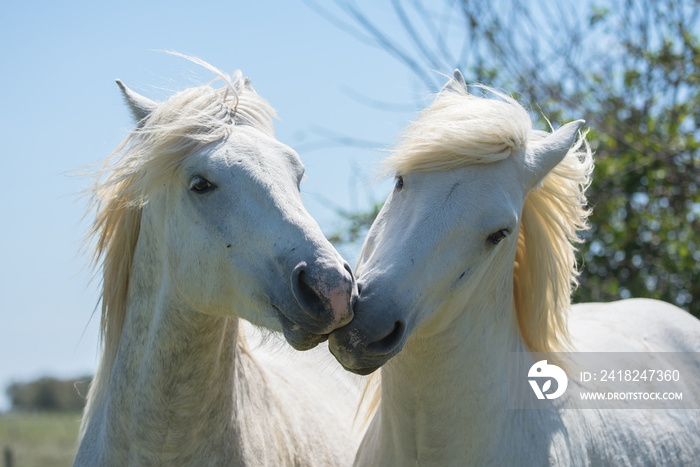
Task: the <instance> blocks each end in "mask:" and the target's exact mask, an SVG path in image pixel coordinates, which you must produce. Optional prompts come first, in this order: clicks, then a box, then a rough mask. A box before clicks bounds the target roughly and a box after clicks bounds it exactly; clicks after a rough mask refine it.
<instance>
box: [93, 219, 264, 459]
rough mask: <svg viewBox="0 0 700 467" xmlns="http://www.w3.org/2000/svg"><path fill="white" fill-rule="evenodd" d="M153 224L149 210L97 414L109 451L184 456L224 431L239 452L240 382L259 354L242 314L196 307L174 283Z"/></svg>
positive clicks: (252, 373) (247, 377) (109, 454)
mask: <svg viewBox="0 0 700 467" xmlns="http://www.w3.org/2000/svg"><path fill="white" fill-rule="evenodd" d="M153 230H155V229H154V228H153V224H152V223H150V222H149V220H148V219H147V218H146V217H144V219H143V220H142V226H141V233H140V236H139V242H138V244H137V246H136V249H135V252H134V260H133V264H132V270H131V276H130V283H129V295H128V299H127V309H126V317H125V321H124V325H123V329H122V333H121V336H120V339H119V348H118V351H117V356H116V359H115V361H114V364H113V367H112V371H111V377H110V379H109V387H108V388H107V391H106V394H105V397H104V398H103V403H102V407H101V410H98V412H99V413H96V414H95V415H94V418H96V419H100V418H101V419H102V420H101V422H102V426H103V428H102V430H103V431H102V432H103V433H104V435H103V440H106V441H107V443H105V452H104V455H106V456H107V458H108V459H112V460H117V461H118V463H119V462H121V461H125V462H124V464H126V463H132V464H133V463H137V464H140V463H144V462H145V463H156V462H163V461H164V459H165V458H166V457H167V454H166V453H168V452H177V453H178V455H179V456H181V457H180V458H179V459H170V460H169V461H172V462H175V463H181V461H182V462H186V460H187V458H188V456H192V457H195V456H198V455H199V454H198V453H197V450H198V448H199V446H201V445H205V446H208V447H209V448H211V447H212V446H213V445H215V444H216V442H217V441H218V440H221V443H222V444H225V443H224V441H223V440H224V438H226V440H227V441H226V443H228V444H229V445H231V446H232V447H233V448H234V452H240V449H235V441H236V439H237V438H238V437H237V436H236V435H235V433H236V432H237V431H238V426H239V425H240V423H239V421H238V420H237V419H236V417H237V416H239V415H240V411H237V410H234V408H236V406H237V405H238V404H237V399H238V398H239V396H240V393H241V392H245V389H239V388H241V387H246V386H245V385H246V384H252V383H255V381H251V378H252V379H255V378H256V376H257V377H259V378H262V374H261V373H260V372H257V374H256V372H255V371H251V370H254V369H255V364H254V362H252V360H251V359H250V358H249V357H248V356H247V355H246V354H245V352H244V351H242V350H241V349H240V348H239V346H238V326H239V323H238V319H237V318H234V317H213V316H208V315H204V314H202V313H199V312H197V311H195V310H193V309H191V307H190V306H189V305H188V304H187V303H186V301H185V300H183V299H181V298H180V297H179V296H178V295H177V293H176V292H175V291H174V290H173V289H172V287H171V286H170V283H169V280H168V274H167V263H166V260H165V256H164V254H163V253H164V252H163V248H162V247H161V245H159V244H158V242H157V241H154V238H156V237H155V236H153V235H152V234H153ZM93 421H94V422H97V421H98V420H93ZM91 423H92V422H91ZM202 439H206V441H207V442H206V443H202V442H201V440H202ZM198 440H199V443H198ZM232 441H233V442H232ZM103 442H104V441H103ZM198 445H199V446H198ZM125 455H127V456H129V457H128V458H123V457H122V458H121V459H120V456H125ZM164 456H166V457H164Z"/></svg>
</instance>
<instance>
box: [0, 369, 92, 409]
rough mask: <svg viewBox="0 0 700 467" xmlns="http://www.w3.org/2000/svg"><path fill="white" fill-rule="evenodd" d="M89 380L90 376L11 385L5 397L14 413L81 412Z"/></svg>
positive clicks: (40, 380)
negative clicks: (7, 398)
mask: <svg viewBox="0 0 700 467" xmlns="http://www.w3.org/2000/svg"><path fill="white" fill-rule="evenodd" d="M91 380H92V377H91V376H85V377H83V378H77V379H69V380H60V379H56V378H48V377H45V378H40V379H37V380H35V381H31V382H28V383H13V384H11V385H10V386H9V387H8V388H7V395H8V396H9V398H10V402H11V403H12V410H15V411H30V410H32V411H34V410H37V411H39V410H41V411H76V410H82V409H83V407H84V406H85V395H86V394H87V389H88V387H89V385H90V381H91Z"/></svg>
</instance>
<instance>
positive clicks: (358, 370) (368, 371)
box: [340, 363, 382, 376]
mask: <svg viewBox="0 0 700 467" xmlns="http://www.w3.org/2000/svg"><path fill="white" fill-rule="evenodd" d="M340 366H342V367H343V369H344V370H345V371H349V372H350V373H355V374H356V375H360V376H367V375H369V374H371V373H374V372H375V371H377V370H378V369H380V368H381V367H382V365H376V366H368V367H366V368H349V367H347V366H345V365H343V364H342V363H341V364H340Z"/></svg>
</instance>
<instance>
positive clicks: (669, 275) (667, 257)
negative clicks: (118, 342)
mask: <svg viewBox="0 0 700 467" xmlns="http://www.w3.org/2000/svg"><path fill="white" fill-rule="evenodd" d="M311 5H312V6H313V7H314V8H315V9H316V10H317V11H319V12H320V13H321V14H323V15H325V16H326V17H327V18H329V19H330V20H331V21H334V22H336V23H337V24H338V25H339V26H341V27H343V28H345V29H347V30H348V31H349V32H350V33H351V34H353V35H355V36H356V37H358V38H359V39H362V40H363V41H365V42H370V43H373V44H375V45H378V46H380V47H382V48H383V49H384V50H386V51H387V52H388V53H389V54H391V55H392V56H393V57H394V58H396V59H397V60H399V61H400V62H401V63H403V64H404V65H405V66H406V67H407V68H408V69H409V70H410V71H411V72H412V73H413V75H414V76H415V77H416V78H417V80H418V82H419V83H420V86H421V87H422V88H423V89H424V90H426V91H431V92H434V91H436V90H437V89H439V86H441V85H442V84H443V81H444V78H443V77H442V76H440V75H438V74H435V73H431V72H430V71H429V70H431V69H436V70H439V71H442V72H443V73H450V72H451V71H452V69H454V68H460V69H461V70H462V72H463V73H464V75H465V77H466V78H467V81H468V82H482V83H487V84H489V85H491V86H494V87H498V88H501V89H506V90H508V91H512V92H515V93H516V97H517V98H518V99H519V100H520V101H521V102H524V103H526V104H528V105H529V106H530V108H531V109H532V110H533V114H532V115H533V118H534V119H535V120H536V121H538V124H539V126H540V127H546V126H545V125H548V121H552V122H558V123H563V122H566V121H570V120H573V119H577V118H584V119H586V120H587V124H588V127H589V129H590V132H589V133H588V139H589V141H590V142H591V145H592V147H593V150H594V151H595V159H596V169H595V172H594V176H593V183H592V185H591V187H590V189H589V202H590V204H591V207H592V208H593V214H592V216H591V218H590V225H591V228H590V230H589V231H588V232H587V233H586V234H585V243H583V244H582V245H581V248H580V255H579V260H580V263H581V277H580V282H581V286H580V287H579V289H578V291H577V296H576V300H578V301H608V300H614V299H618V298H627V297H651V298H659V299H661V300H665V301H668V302H671V303H674V304H676V305H679V306H681V307H683V308H685V309H687V310H689V311H691V312H692V313H693V314H695V315H696V316H699V317H700V281H698V279H699V278H700V192H699V191H698V186H699V185H700V151H699V149H698V140H700V138H699V136H700V133H699V129H698V121H700V119H699V118H698V117H699V116H700V115H699V113H700V54H699V53H698V52H699V51H700V43H699V41H698V35H697V30H698V21H697V19H698V14H700V8H698V7H699V6H700V1H698V0H659V1H656V0H625V1H622V2H598V3H586V2H573V1H568V2H527V1H521V0H512V1H506V0H495V1H494V0H443V1H441V2H428V1H427V0H412V1H401V0H393V1H392V2H391V6H392V9H393V13H394V16H395V20H396V21H397V22H398V23H399V24H400V25H401V27H402V31H403V35H402V36H400V37H391V36H389V35H387V34H386V33H385V32H384V31H383V29H382V27H381V25H379V24H377V23H375V22H374V21H373V19H372V18H371V17H370V16H369V15H368V14H366V13H364V12H363V10H362V9H361V8H360V7H359V6H358V5H357V4H356V3H355V2H352V1H342V0H336V2H335V5H334V8H322V7H320V6H319V5H318V4H316V3H312V4H311ZM545 117H546V119H545ZM375 211H376V209H375ZM371 214H372V213H358V214H351V215H345V216H344V217H345V219H346V220H347V222H348V225H349V232H350V233H351V234H352V235H351V236H352V238H353V239H356V237H357V236H358V235H360V233H362V232H364V231H366V229H367V227H368V225H369V224H371V221H372V219H373V216H372V215H371ZM335 240H336V241H341V242H342V241H344V239H343V237H342V236H338V237H337V238H336V239H335Z"/></svg>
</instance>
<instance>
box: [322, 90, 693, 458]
mask: <svg viewBox="0 0 700 467" xmlns="http://www.w3.org/2000/svg"><path fill="white" fill-rule="evenodd" d="M460 77H461V76H458V77H457V78H456V79H455V80H451V82H450V83H449V84H448V86H447V89H446V90H445V91H443V92H454V91H455V90H457V91H458V92H461V93H464V92H465V89H464V87H463V82H462V83H460V80H459V78H460ZM440 98H441V97H440V96H439V97H438V99H440ZM465 105H466V104H465ZM475 105H478V104H475ZM443 124H444V125H450V124H451V122H443ZM474 124H475V125H478V124H479V122H474ZM578 126H580V123H576V124H575V128H574V127H571V126H565V127H562V128H561V129H560V130H558V131H556V132H554V133H552V134H551V135H549V136H548V137H546V138H545V139H544V140H542V141H541V142H538V143H535V144H528V145H526V146H525V149H524V152H523V151H513V152H511V153H510V155H509V156H508V157H505V158H501V159H500V160H497V161H495V162H489V163H486V164H481V163H480V164H472V165H465V166H463V167H459V168H453V169H451V170H434V171H430V170H416V171H415V172H412V173H410V171H409V173H401V172H399V173H398V174H397V176H398V177H399V178H398V179H397V186H396V189H395V190H394V192H393V193H392V194H391V195H390V197H389V199H388V200H387V202H386V204H385V206H384V208H383V209H382V211H381V213H380V214H379V216H378V218H377V220H376V221H375V223H374V225H373V226H372V228H371V230H370V233H369V235H368V237H367V240H366V242H365V245H364V247H363V252H362V254H361V257H360V260H359V261H358V267H357V269H356V272H357V275H358V284H359V286H360V287H361V294H360V299H359V300H358V303H357V305H356V307H355V317H354V319H353V321H351V323H350V324H349V325H347V326H346V327H344V328H340V329H338V330H336V331H335V332H334V333H332V334H331V337H330V341H329V342H330V348H331V351H332V352H333V353H334V354H335V356H336V357H337V358H338V360H339V361H340V362H341V363H342V364H343V366H345V367H346V368H347V369H350V370H352V371H355V372H358V373H367V372H369V371H372V370H373V369H375V368H376V367H378V366H380V365H382V364H384V363H385V364H384V365H383V366H382V368H381V400H380V402H379V405H378V408H377V411H376V413H375V415H374V417H373V418H372V420H371V422H370V425H369V428H368V430H367V432H366V434H365V436H364V439H363V441H362V443H361V446H360V448H359V450H358V453H357V457H356V461H355V463H356V465H361V466H398V465H434V466H449V465H454V466H464V465H479V466H482V465H483V466H506V465H523V466H535V465H537V466H539V465H576V466H587V465H591V466H599V465H601V466H602V465H615V466H620V465H629V466H639V465H648V466H655V465H696V464H697V462H698V459H699V458H700V438H699V437H698V433H700V411H698V410H639V409H637V410H633V408H634V401H629V402H628V407H630V408H631V409H630V410H593V409H588V410H560V409H559V410H513V409H508V384H507V381H508V371H509V368H508V364H509V360H510V359H511V358H512V357H511V352H528V350H532V349H528V345H526V342H525V340H524V338H523V334H522V326H523V324H522V323H519V321H518V316H517V310H516V304H515V300H514V264H513V258H514V257H515V254H516V249H517V248H519V247H518V245H517V244H518V238H519V237H518V231H519V229H520V228H521V227H520V226H521V222H522V221H523V220H522V219H521V215H522V207H523V203H524V200H525V198H526V196H527V195H528V193H529V191H530V190H531V189H533V187H535V189H537V188H536V186H537V185H538V183H540V181H541V180H542V179H543V178H544V177H546V176H547V174H548V172H549V171H550V170H551V169H552V167H554V166H555V165H556V164H557V162H558V161H560V160H562V158H564V157H565V155H566V154H567V151H568V150H569V147H570V146H571V145H572V143H573V141H574V137H575V129H577V128H578ZM567 127H568V128H567ZM572 129H573V130H574V132H572V131H571V130H572ZM488 130H489V129H488V128H485V129H484V131H488ZM436 135H437V133H436ZM411 136H413V135H409V136H407V139H409V140H410V138H411ZM429 137H430V135H429V134H428V135H425V134H420V135H417V136H416V138H429ZM434 144H435V145H436V146H440V145H441V144H445V145H448V144H450V141H448V140H446V139H444V138H442V139H440V138H438V136H436V139H435V141H434ZM533 148H535V149H534V150H533ZM543 148H545V149H546V150H544V152H549V153H550V154H555V153H558V156H557V157H558V159H556V160H553V159H552V158H551V157H550V158H544V159H543V158H542V157H540V156H541V154H543V153H544V152H543ZM516 149H517V148H516ZM431 154H432V153H431ZM435 154H436V157H440V153H439V150H436V151H435ZM419 156H420V155H419ZM397 157H398V156H397ZM446 157H447V156H446ZM452 157H455V156H452ZM588 157H590V155H589V156H588ZM545 159H547V160H545ZM426 164H429V162H426ZM540 189H549V187H548V186H546V185H545V186H544V187H542V188H540ZM561 201H563V202H574V203H578V202H582V201H583V200H581V199H578V200H577V199H575V198H574V199H569V200H561ZM560 220H561V221H564V220H565V219H564V218H560ZM502 229H505V230H507V232H508V235H507V237H506V238H505V239H503V240H502V241H500V243H498V244H495V245H494V244H493V242H490V241H489V240H488V238H489V235H490V234H492V233H494V232H498V231H499V230H502ZM526 247H527V246H526ZM518 267H520V268H524V267H531V268H537V267H538V265H537V264H520V265H518ZM521 286H522V285H521ZM530 293H537V291H535V290H532V291H530ZM558 312H559V313H562V314H564V315H566V314H568V317H569V329H570V336H569V338H570V341H571V348H572V350H577V351H589V352H590V351H598V352H605V351H607V352H612V351H616V352H621V351H628V352H630V351H655V352H672V351H674V352H695V353H692V354H691V353H688V354H687V355H686V359H685V360H684V361H676V362H673V364H674V365H675V367H676V368H679V369H681V373H682V374H683V375H684V376H683V377H684V378H686V379H685V381H686V388H687V390H688V391H687V393H686V396H689V397H694V396H698V395H699V394H700V379H699V378H700V377H699V376H698V370H700V362H699V361H698V359H697V355H698V353H697V352H699V351H700V322H699V321H698V320H697V319H695V318H693V317H692V316H690V315H689V314H688V313H686V312H684V311H682V310H680V309H678V308H676V307H673V306H671V305H668V304H665V303H662V302H658V301H653V300H627V301H621V302H615V303H609V304H586V305H578V306H574V307H573V309H572V310H571V311H570V312H569V311H568V310H566V309H560V310H558ZM564 337H566V336H559V338H560V339H563V338H564ZM535 350H540V349H535ZM533 363H534V360H533Z"/></svg>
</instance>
